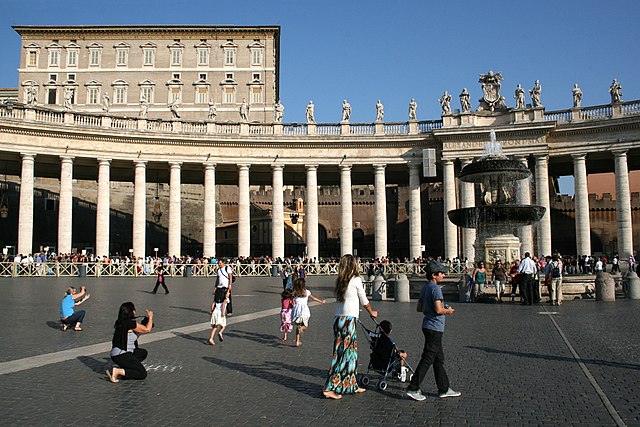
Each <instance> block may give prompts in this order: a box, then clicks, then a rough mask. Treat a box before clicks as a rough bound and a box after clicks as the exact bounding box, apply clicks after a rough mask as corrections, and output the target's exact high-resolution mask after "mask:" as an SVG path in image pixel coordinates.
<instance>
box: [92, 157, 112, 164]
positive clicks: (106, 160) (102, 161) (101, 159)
mask: <svg viewBox="0 0 640 427" xmlns="http://www.w3.org/2000/svg"><path fill="white" fill-rule="evenodd" d="M96 160H97V161H98V164H99V165H100V166H104V165H107V166H110V165H111V159H103V158H98V159H96Z"/></svg>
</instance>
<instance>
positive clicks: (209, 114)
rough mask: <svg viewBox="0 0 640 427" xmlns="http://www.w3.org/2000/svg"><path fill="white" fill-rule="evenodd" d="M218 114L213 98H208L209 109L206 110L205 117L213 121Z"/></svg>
mask: <svg viewBox="0 0 640 427" xmlns="http://www.w3.org/2000/svg"><path fill="white" fill-rule="evenodd" d="M217 115H218V110H217V108H216V103H215V102H213V99H210V100H209V111H208V112H207V119H209V120H211V121H213V120H215V119H216V116H217Z"/></svg>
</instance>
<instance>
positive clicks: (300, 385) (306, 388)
mask: <svg viewBox="0 0 640 427" xmlns="http://www.w3.org/2000/svg"><path fill="white" fill-rule="evenodd" d="M202 359H203V360H205V361H207V362H210V363H213V364H215V365H218V366H222V367H224V368H227V369H230V370H233V371H240V372H243V373H245V374H247V375H251V376H253V377H256V378H260V379H263V380H267V381H270V382H272V383H274V384H278V385H281V386H284V387H287V388H290V389H292V390H295V391H297V392H300V393H305V394H306V395H308V396H309V397H313V398H316V399H322V400H324V399H325V398H324V396H323V395H322V385H321V384H316V383H312V382H309V381H304V380H299V379H296V378H291V377H289V376H286V375H283V374H282V373H281V370H280V369H279V368H274V367H273V364H272V363H271V362H267V363H268V365H267V364H261V365H248V364H244V363H233V362H229V361H227V360H223V359H217V358H215V357H209V356H205V357H203V358H202Z"/></svg>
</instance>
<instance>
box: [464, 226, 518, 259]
mask: <svg viewBox="0 0 640 427" xmlns="http://www.w3.org/2000/svg"><path fill="white" fill-rule="evenodd" d="M475 247H476V258H479V259H483V260H484V261H485V262H487V263H490V264H494V263H495V261H496V260H498V259H499V260H500V261H502V263H503V265H505V267H508V266H509V265H511V263H512V262H513V261H515V260H519V259H520V239H518V238H517V237H516V236H514V235H513V234H511V233H505V234H500V235H497V236H491V235H486V234H484V233H481V232H478V235H477V237H476V244H475Z"/></svg>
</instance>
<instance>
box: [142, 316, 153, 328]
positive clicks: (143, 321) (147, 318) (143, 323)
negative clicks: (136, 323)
mask: <svg viewBox="0 0 640 427" xmlns="http://www.w3.org/2000/svg"><path fill="white" fill-rule="evenodd" d="M147 323H149V317H148V316H144V318H143V319H142V321H141V322H140V324H141V325H144V326H147ZM154 326H155V323H152V324H151V327H152V328H153V327H154Z"/></svg>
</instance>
